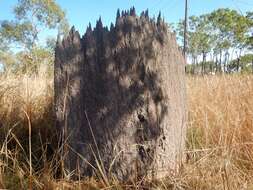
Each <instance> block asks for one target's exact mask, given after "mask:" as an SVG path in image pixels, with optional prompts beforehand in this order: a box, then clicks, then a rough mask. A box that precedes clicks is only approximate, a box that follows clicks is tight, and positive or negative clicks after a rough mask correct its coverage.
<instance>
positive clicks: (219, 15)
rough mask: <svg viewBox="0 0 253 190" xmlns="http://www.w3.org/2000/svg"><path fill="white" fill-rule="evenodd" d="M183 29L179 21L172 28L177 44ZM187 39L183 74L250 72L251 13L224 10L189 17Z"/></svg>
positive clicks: (252, 58)
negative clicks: (185, 62)
mask: <svg viewBox="0 0 253 190" xmlns="http://www.w3.org/2000/svg"><path fill="white" fill-rule="evenodd" d="M183 29H184V21H183V20H181V21H180V22H179V23H177V24H176V25H174V30H175V32H176V33H177V37H178V40H179V42H181V44H182V40H183V34H184V30H183ZM187 37H188V38H187V39H188V43H187V45H188V46H187V54H188V60H189V62H190V64H188V65H187V68H186V70H187V72H189V73H192V74H196V73H201V74H207V73H216V72H220V73H221V72H224V73H232V72H249V71H250V72H253V54H252V50H253V12H246V13H245V14H242V13H240V12H238V11H236V10H232V9H228V8H225V9H217V10H215V11H213V12H211V13H208V14H203V15H200V16H190V17H189V23H188V34H187ZM250 52H251V53H250Z"/></svg>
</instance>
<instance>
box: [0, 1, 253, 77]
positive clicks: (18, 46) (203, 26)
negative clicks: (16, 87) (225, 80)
mask: <svg viewBox="0 0 253 190" xmlns="http://www.w3.org/2000/svg"><path fill="white" fill-rule="evenodd" d="M13 13H14V19H12V20H1V21H0V71H7V70H8V71H10V70H11V71H13V72H14V71H15V72H16V71H22V72H27V71H29V72H32V73H34V72H37V70H38V67H39V65H40V64H42V63H45V64H53V61H54V47H55V41H56V37H48V38H47V39H46V43H43V44H42V43H41V41H40V40H39V35H40V34H41V32H42V31H45V30H48V31H50V30H56V31H57V32H58V34H59V35H61V36H64V35H65V34H66V33H67V32H68V31H69V24H68V21H67V19H66V13H65V12H64V11H63V10H62V8H61V7H60V5H59V4H57V3H56V2H55V0H51V1H48V0H18V2H17V4H16V6H15V7H14V9H13ZM117 14H119V13H117ZM159 15H160V14H159ZM183 26H184V20H180V21H179V22H178V23H176V24H173V25H172V29H173V30H174V31H175V32H176V33H177V40H178V42H179V44H183V43H182V40H183V34H184V27H183ZM188 29H189V30H188V34H187V38H188V43H187V47H188V48H187V55H188V60H189V62H190V64H187V68H186V71H187V72H188V73H192V74H198V73H199V74H207V73H217V72H219V73H222V72H224V73H232V72H253V53H252V51H253V12H250V11H249V12H246V13H245V14H242V13H240V12H238V11H236V10H232V9H228V8H225V9H218V10H214V11H213V12H211V13H208V14H203V15H199V16H190V17H189V23H188Z"/></svg>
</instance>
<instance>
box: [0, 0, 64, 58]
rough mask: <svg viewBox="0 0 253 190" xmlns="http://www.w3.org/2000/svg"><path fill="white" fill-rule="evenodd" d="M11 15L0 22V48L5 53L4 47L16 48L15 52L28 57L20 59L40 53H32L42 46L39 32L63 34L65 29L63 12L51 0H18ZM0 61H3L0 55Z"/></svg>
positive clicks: (33, 56) (34, 56) (53, 0)
mask: <svg viewBox="0 0 253 190" xmlns="http://www.w3.org/2000/svg"><path fill="white" fill-rule="evenodd" d="M14 16H15V18H14V19H13V20H3V21H1V22H0V25H1V26H0V42H3V43H1V45H0V50H2V51H4V52H5V53H6V49H5V48H9V50H13V49H15V51H17V49H18V48H19V51H18V52H19V54H26V56H25V57H27V58H28V59H27V60H23V59H22V61H24V62H30V59H37V58H38V56H40V55H41V54H38V55H35V53H36V52H38V51H37V50H38V49H42V46H41V45H40V44H39V39H38V37H39V34H40V32H41V31H43V30H45V29H48V30H54V29H57V30H58V33H59V34H60V35H64V34H66V33H67V31H68V28H69V26H68V22H67V19H66V17H65V12H64V11H63V10H62V9H61V7H60V6H59V5H58V4H57V3H56V2H55V0H18V2H17V5H16V6H15V7H14ZM54 41H55V40H54ZM48 42H49V40H48ZM52 42H53V41H52V40H51V44H50V45H51V47H50V48H51V49H50V48H47V47H49V46H47V47H46V49H45V51H48V50H53V48H52V45H53V44H52ZM48 44H49V43H48ZM1 46H3V47H1ZM17 57H18V58H20V56H17ZM0 60H1V61H2V62H3V59H1V57H0ZM49 60H51V58H50V59H49ZM32 62H33V63H35V62H37V61H36V60H34V61H32Z"/></svg>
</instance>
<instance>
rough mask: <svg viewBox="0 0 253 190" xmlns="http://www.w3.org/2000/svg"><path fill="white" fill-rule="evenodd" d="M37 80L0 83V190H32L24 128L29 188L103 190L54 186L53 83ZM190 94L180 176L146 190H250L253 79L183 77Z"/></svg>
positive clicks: (87, 184)
mask: <svg viewBox="0 0 253 190" xmlns="http://www.w3.org/2000/svg"><path fill="white" fill-rule="evenodd" d="M43 69H44V70H43ZM39 73H40V74H39V75H38V76H26V75H21V74H20V75H12V74H5V75H2V76H0V131H1V135H0V137H1V138H0V143H1V144H0V189H1V188H9V189H27V188H28V187H29V175H30V172H31V171H30V168H29V167H30V166H31V164H29V143H28V137H29V135H28V134H29V130H28V126H29V121H30V124H31V128H32V132H33V133H32V134H33V135H32V137H31V142H32V185H33V187H35V188H38V189H101V188H106V187H105V186H104V185H103V184H102V183H100V182H99V181H96V180H94V179H89V180H82V181H77V182H70V181H67V180H65V179H61V180H60V181H59V180H56V179H54V174H55V171H56V169H55V167H56V166H57V163H56V162H55V158H56V156H55V154H54V153H55V152H57V150H55V149H53V151H52V152H51V153H50V151H49V148H48V146H49V145H50V143H52V139H50V138H53V137H52V136H51V134H52V133H51V131H50V128H53V125H54V121H53V114H52V100H53V90H52V89H53V88H52V78H51V77H49V76H48V75H47V74H46V69H45V68H42V69H41V71H40V72H39ZM187 94H188V113H189V117H188V119H189V120H188V134H187V148H186V150H185V152H186V158H187V161H186V163H185V164H184V166H183V167H182V170H181V172H180V173H179V174H178V175H177V176H174V177H168V178H167V179H164V180H162V181H159V182H153V183H152V184H146V185H145V186H146V188H147V189H149V188H150V189H151V186H152V187H153V189H223V190H232V189H233V190H237V189H253V76H252V75H223V76H204V77H200V76H195V77H188V78H187ZM27 116H28V117H29V120H28V119H27V118H28V117H27ZM45 131H47V132H45ZM48 133H49V134H48ZM48 152H49V153H48ZM111 185H112V186H111V187H107V189H127V188H128V189H141V185H143V184H139V183H133V185H132V186H131V185H130V186H128V187H126V186H122V185H119V184H118V183H117V181H113V182H112V183H111Z"/></svg>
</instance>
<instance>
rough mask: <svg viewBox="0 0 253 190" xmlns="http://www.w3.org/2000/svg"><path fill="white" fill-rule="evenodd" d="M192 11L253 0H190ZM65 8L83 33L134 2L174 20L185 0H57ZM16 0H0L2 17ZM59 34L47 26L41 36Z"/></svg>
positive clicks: (249, 6)
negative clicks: (97, 22)
mask: <svg viewBox="0 0 253 190" xmlns="http://www.w3.org/2000/svg"><path fill="white" fill-rule="evenodd" d="M188 1H189V15H201V14H204V13H208V12H211V11H213V10H215V9H218V8H232V9H235V10H237V11H240V12H241V13H245V12H246V11H250V10H251V11H252V10H253V0H188ZM56 2H57V3H58V4H59V5H60V6H61V7H62V9H63V10H64V11H66V14H67V19H68V21H69V23H70V25H71V26H72V25H74V26H75V28H76V29H78V30H79V32H80V33H81V34H83V33H84V31H85V30H86V27H87V25H88V23H89V22H91V24H92V26H94V25H95V23H96V20H97V19H98V18H99V16H101V18H102V21H103V23H104V25H110V23H111V22H113V23H114V22H115V17H116V11H117V9H118V8H119V9H120V10H126V9H129V8H130V7H132V6H134V7H135V9H136V11H137V13H140V12H141V11H143V10H145V9H148V10H149V15H150V16H153V15H158V13H159V11H161V13H162V15H163V16H164V18H165V20H166V21H167V22H168V23H175V22H177V21H179V19H182V18H183V16H184V2H185V0H72V1H71V0H56ZM16 3H17V0H0V21H1V20H5V19H8V20H9V19H12V18H13V12H12V9H13V7H14V5H15V4H16ZM48 35H51V36H52V35H56V34H55V33H53V32H49V31H47V30H45V31H44V33H42V38H45V37H46V36H48Z"/></svg>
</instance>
